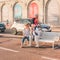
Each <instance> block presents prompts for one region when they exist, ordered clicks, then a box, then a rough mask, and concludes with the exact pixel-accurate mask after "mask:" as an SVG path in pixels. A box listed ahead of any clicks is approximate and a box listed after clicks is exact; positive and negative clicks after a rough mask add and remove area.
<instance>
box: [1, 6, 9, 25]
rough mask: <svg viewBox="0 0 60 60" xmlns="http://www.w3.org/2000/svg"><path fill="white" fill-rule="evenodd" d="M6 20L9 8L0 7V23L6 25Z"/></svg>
mask: <svg viewBox="0 0 60 60" xmlns="http://www.w3.org/2000/svg"><path fill="white" fill-rule="evenodd" d="M7 20H8V21H10V20H9V7H8V5H3V6H2V22H3V23H5V24H6V23H7Z"/></svg>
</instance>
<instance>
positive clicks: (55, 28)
mask: <svg viewBox="0 0 60 60" xmlns="http://www.w3.org/2000/svg"><path fill="white" fill-rule="evenodd" d="M52 31H53V32H60V27H54V28H52Z"/></svg>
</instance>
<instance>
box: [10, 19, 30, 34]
mask: <svg viewBox="0 0 60 60" xmlns="http://www.w3.org/2000/svg"><path fill="white" fill-rule="evenodd" d="M27 23H31V22H30V19H20V20H16V21H14V23H13V25H12V26H11V30H12V34H15V35H16V34H17V33H18V32H23V29H24V24H27Z"/></svg>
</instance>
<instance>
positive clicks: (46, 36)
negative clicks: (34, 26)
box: [35, 32, 59, 48]
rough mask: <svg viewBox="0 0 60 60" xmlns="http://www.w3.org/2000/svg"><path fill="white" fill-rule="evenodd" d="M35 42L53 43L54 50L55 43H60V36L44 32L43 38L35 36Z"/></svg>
mask: <svg viewBox="0 0 60 60" xmlns="http://www.w3.org/2000/svg"><path fill="white" fill-rule="evenodd" d="M35 41H36V44H38V43H39V42H47V43H52V48H54V44H55V42H58V41H59V36H58V34H55V33H53V32H43V33H42V36H41V38H39V37H38V36H35Z"/></svg>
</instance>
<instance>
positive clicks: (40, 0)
mask: <svg viewBox="0 0 60 60" xmlns="http://www.w3.org/2000/svg"><path fill="white" fill-rule="evenodd" d="M35 15H38V18H39V21H40V22H42V23H46V24H50V25H51V26H52V27H55V26H56V27H60V1H59V0H0V22H3V23H5V24H6V23H7V22H8V23H9V24H10V25H12V24H13V22H14V20H15V19H20V18H33V17H35Z"/></svg>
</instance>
